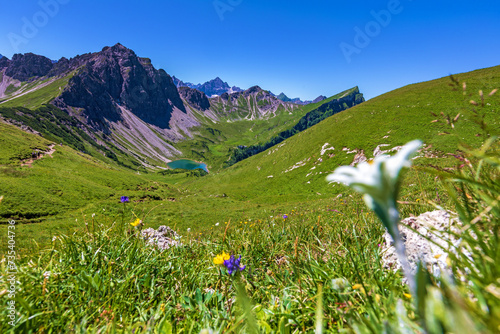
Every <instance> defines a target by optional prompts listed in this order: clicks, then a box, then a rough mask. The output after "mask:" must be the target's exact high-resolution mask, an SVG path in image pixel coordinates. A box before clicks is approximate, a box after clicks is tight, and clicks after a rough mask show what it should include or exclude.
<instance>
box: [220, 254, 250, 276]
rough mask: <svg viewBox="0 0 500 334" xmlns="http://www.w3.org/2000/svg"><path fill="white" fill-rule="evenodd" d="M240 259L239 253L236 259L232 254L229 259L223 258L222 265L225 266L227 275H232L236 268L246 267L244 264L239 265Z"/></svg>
mask: <svg viewBox="0 0 500 334" xmlns="http://www.w3.org/2000/svg"><path fill="white" fill-rule="evenodd" d="M240 261H241V255H240V256H239V257H238V259H236V258H235V257H234V255H231V257H230V258H229V260H224V266H226V268H227V272H228V273H229V275H232V274H233V272H235V271H236V272H238V270H239V271H242V270H243V269H245V268H246V266H243V267H240Z"/></svg>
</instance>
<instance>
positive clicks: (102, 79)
mask: <svg viewBox="0 0 500 334" xmlns="http://www.w3.org/2000/svg"><path fill="white" fill-rule="evenodd" d="M74 62H76V61H74ZM84 63H85V65H84V66H83V67H82V69H81V70H80V71H79V72H78V73H77V74H76V75H74V76H73V77H72V78H71V80H70V81H69V84H68V86H67V87H66V88H65V89H64V91H63V92H62V94H61V95H60V96H59V97H58V98H57V99H56V100H55V101H54V104H55V105H56V106H58V107H60V108H63V109H71V108H73V109H74V108H79V109H82V110H84V112H83V114H84V116H85V117H86V119H87V120H88V122H89V123H91V124H92V125H93V126H95V127H98V128H99V129H100V130H104V131H105V130H106V122H105V120H107V121H110V122H117V121H119V120H121V119H122V108H126V109H127V110H129V111H130V112H131V113H133V114H134V115H136V116H137V117H138V118H140V119H141V120H143V121H144V122H146V123H149V124H153V125H156V126H158V127H159V128H162V129H166V128H169V122H170V119H171V117H172V113H173V112H174V110H177V111H181V112H185V108H184V105H183V103H182V100H181V97H180V95H179V93H178V91H177V88H176V87H175V85H174V83H173V80H172V78H171V77H170V76H169V75H168V74H167V73H166V72H165V71H164V70H161V69H160V70H156V69H155V68H154V67H153V65H151V62H150V60H149V59H147V58H139V57H137V55H136V54H135V53H134V52H133V51H132V50H130V49H127V48H126V47H124V46H123V45H121V44H117V45H115V46H113V47H105V48H104V49H103V50H102V51H101V52H98V53H96V54H93V55H91V56H89V58H88V59H85V60H84ZM58 66H59V67H60V68H61V69H62V68H63V67H67V68H72V66H74V64H73V65H72V64H71V62H69V61H65V60H63V61H60V62H58Z"/></svg>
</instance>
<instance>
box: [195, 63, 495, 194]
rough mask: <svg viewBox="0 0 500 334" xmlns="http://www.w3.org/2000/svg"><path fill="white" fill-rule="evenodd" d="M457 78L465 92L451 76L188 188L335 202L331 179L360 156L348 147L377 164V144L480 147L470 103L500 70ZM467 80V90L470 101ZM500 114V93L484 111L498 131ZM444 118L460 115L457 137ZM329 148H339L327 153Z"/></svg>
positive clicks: (352, 113)
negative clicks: (413, 142)
mask: <svg viewBox="0 0 500 334" xmlns="http://www.w3.org/2000/svg"><path fill="white" fill-rule="evenodd" d="M456 79H457V80H459V82H460V87H459V88H460V89H456V88H452V87H451V86H450V84H452V81H451V80H450V78H448V77H445V78H441V79H437V80H433V81H429V82H424V83H419V84H414V85H409V86H406V87H403V88H400V89H397V90H395V91H392V92H389V93H386V94H384V95H381V96H378V97H376V98H374V99H372V100H369V101H367V102H365V103H363V104H360V105H358V106H355V107H353V108H351V109H349V110H346V111H343V112H341V113H339V114H336V115H334V116H332V117H330V118H327V119H326V120H324V121H323V122H321V123H319V124H317V125H315V126H313V127H312V128H309V129H308V130H306V131H304V132H302V133H300V134H298V135H296V136H294V137H292V138H289V139H288V140H286V141H284V142H283V143H282V144H280V145H278V146H277V147H273V148H271V149H269V150H267V151H265V152H263V153H261V154H259V155H257V156H253V157H251V158H249V159H247V160H244V161H242V162H240V163H238V164H237V165H235V166H233V167H231V168H228V169H226V170H224V171H222V172H220V173H218V174H212V175H209V176H207V177H205V178H203V179H202V180H200V181H199V182H197V183H195V184H193V185H191V186H190V187H191V188H192V189H203V190H204V191H206V192H212V193H226V194H228V195H230V196H234V197H236V198H238V199H242V200H243V199H245V200H248V199H252V200H256V199H257V198H259V200H258V201H259V202H260V201H262V202H266V201H267V200H268V199H269V198H272V197H275V196H278V197H280V196H300V197H303V196H306V197H311V196H312V197H314V196H319V197H321V196H320V195H317V194H318V193H320V194H322V195H326V196H333V195H335V194H336V193H338V192H341V191H343V189H344V188H343V187H340V186H334V185H328V184H327V183H326V182H325V176H326V175H327V174H328V173H329V172H331V171H333V170H334V169H335V168H336V167H338V166H340V165H345V164H350V163H351V162H352V161H353V158H354V156H355V153H350V154H348V153H347V151H345V150H343V149H344V148H347V149H348V151H353V150H363V151H364V153H365V155H366V156H367V158H372V157H373V152H374V150H375V148H376V147H377V146H378V145H381V144H386V145H388V146H386V147H382V149H383V150H387V149H390V148H393V147H395V146H398V145H403V144H404V143H406V142H408V141H410V140H412V139H421V140H423V141H424V143H425V144H426V145H428V146H430V149H429V152H434V154H435V155H436V156H438V157H446V153H452V152H455V151H456V149H457V146H458V145H459V143H467V144H469V145H472V146H477V145H479V144H480V143H481V142H482V140H483V138H484V136H483V135H484V132H483V130H482V129H481V128H480V127H479V126H478V125H477V124H476V123H475V122H474V120H475V119H477V118H478V117H476V116H474V114H473V113H472V112H471V108H470V107H472V105H471V104H470V103H469V100H477V101H480V97H479V95H478V91H479V90H481V89H482V90H484V92H485V95H488V93H489V92H490V91H491V90H493V89H495V88H497V87H500V66H498V67H493V68H487V69H483V70H477V71H474V72H469V73H464V74H459V75H456ZM462 82H466V84H467V92H466V95H465V96H464V94H463V93H462V87H461V83H462ZM499 110H500V101H499V96H498V95H494V96H493V97H490V98H488V99H487V101H486V105H485V107H484V108H482V110H481V113H484V120H485V122H486V123H487V124H488V125H489V126H490V128H492V129H495V128H496V129H497V130H498V128H499V122H500V117H499V112H498V111H499ZM441 113H443V114H444V115H445V116H446V115H449V116H450V118H451V119H453V118H455V117H456V116H457V115H458V114H460V116H459V118H458V120H457V122H456V125H455V129H454V131H453V134H451V133H452V129H451V127H450V126H449V125H448V124H446V120H445V118H444V116H442V115H441ZM435 120H438V121H437V122H434V121H435ZM327 144H328V145H327ZM323 147H324V148H325V149H326V148H331V147H333V148H334V150H327V151H326V152H325V153H324V154H323V155H321V150H322V148H323ZM440 160H442V159H417V161H418V162H421V163H422V164H427V163H431V164H438V163H440ZM294 166H295V167H294ZM256 201H257V200H256Z"/></svg>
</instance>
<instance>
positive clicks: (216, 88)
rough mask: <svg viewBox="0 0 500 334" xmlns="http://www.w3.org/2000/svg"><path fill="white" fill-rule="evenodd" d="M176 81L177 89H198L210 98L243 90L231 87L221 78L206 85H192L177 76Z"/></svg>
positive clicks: (174, 78)
mask: <svg viewBox="0 0 500 334" xmlns="http://www.w3.org/2000/svg"><path fill="white" fill-rule="evenodd" d="M172 79H173V80H174V84H175V85H176V86H177V87H189V88H193V89H197V90H199V91H201V92H203V93H205V94H206V95H207V96H208V97H215V96H219V95H222V94H224V93H230V94H231V93H236V92H241V91H243V89H241V88H239V87H236V86H233V87H230V86H229V85H228V83H227V82H224V81H222V79H221V78H219V77H217V78H215V79H213V80H210V81H207V82H205V83H204V84H197V85H195V84H192V83H190V82H183V81H182V80H180V79H177V78H176V77H175V76H173V77H172Z"/></svg>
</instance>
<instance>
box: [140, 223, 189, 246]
mask: <svg viewBox="0 0 500 334" xmlns="http://www.w3.org/2000/svg"><path fill="white" fill-rule="evenodd" d="M141 236H142V237H143V238H144V241H145V242H146V243H147V244H149V245H151V246H154V247H157V248H158V249H159V250H165V249H169V248H170V247H176V246H180V245H181V243H180V242H179V239H180V236H179V235H178V234H177V232H175V231H174V230H172V229H171V228H170V227H168V226H165V225H162V226H160V227H158V230H155V229H154V228H147V229H145V230H143V231H141Z"/></svg>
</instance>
